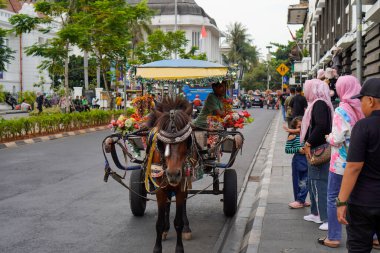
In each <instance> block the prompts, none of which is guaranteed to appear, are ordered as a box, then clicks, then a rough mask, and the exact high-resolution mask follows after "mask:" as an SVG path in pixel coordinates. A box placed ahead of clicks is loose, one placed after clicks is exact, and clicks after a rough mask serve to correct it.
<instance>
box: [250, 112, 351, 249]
mask: <svg viewBox="0 0 380 253" xmlns="http://www.w3.org/2000/svg"><path fill="white" fill-rule="evenodd" d="M272 128H273V130H274V133H273V135H272V143H271V145H270V146H271V148H270V150H269V152H268V160H267V162H266V165H265V168H264V169H263V173H262V179H261V186H260V189H259V190H260V191H259V192H258V197H259V199H258V202H259V203H258V207H257V211H256V215H255V218H254V222H253V225H252V230H251V231H250V235H249V240H248V246H247V251H246V252H247V253H277V252H278V253H282V252H292V253H296V252H297V253H317V252H318V253H319V252H336V253H340V252H347V250H346V248H345V242H346V233H345V228H344V227H343V239H342V243H341V246H340V248H338V249H331V248H328V247H325V246H322V245H320V244H318V242H317V238H319V237H324V236H326V234H327V231H321V230H319V229H318V226H319V225H318V224H315V223H313V222H307V221H304V220H303V216H304V215H308V214H309V213H310V208H303V209H290V208H289V207H288V203H289V202H291V201H293V193H292V174H291V173H292V171H291V159H292V155H288V154H285V151H284V149H285V142H286V138H287V134H286V133H285V131H284V130H283V129H282V120H281V119H280V114H278V115H277V116H276V118H275V119H274V121H273V125H272Z"/></svg>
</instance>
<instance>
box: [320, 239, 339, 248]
mask: <svg viewBox="0 0 380 253" xmlns="http://www.w3.org/2000/svg"><path fill="white" fill-rule="evenodd" d="M326 240H328V239H327V237H325V238H318V243H319V244H321V245H323V246H327V247H329V248H338V247H339V245H340V243H333V242H326Z"/></svg>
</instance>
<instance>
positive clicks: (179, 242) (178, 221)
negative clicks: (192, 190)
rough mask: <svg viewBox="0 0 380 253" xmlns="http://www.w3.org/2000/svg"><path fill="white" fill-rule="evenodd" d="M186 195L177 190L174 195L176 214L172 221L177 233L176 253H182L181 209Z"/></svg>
mask: <svg viewBox="0 0 380 253" xmlns="http://www.w3.org/2000/svg"><path fill="white" fill-rule="evenodd" d="M185 197H186V193H185V192H182V191H181V190H178V191H177V193H176V213H175V219H174V227H175V231H176V232H177V245H176V247H175V252H176V253H183V252H184V249H183V242H182V231H183V208H184V203H185Z"/></svg>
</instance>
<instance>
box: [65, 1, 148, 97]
mask: <svg viewBox="0 0 380 253" xmlns="http://www.w3.org/2000/svg"><path fill="white" fill-rule="evenodd" d="M150 13H151V10H150V9H149V8H148V6H147V4H146V2H145V1H143V2H140V3H139V4H137V5H134V6H131V5H128V4H127V3H126V1H124V0H112V1H111V0H95V1H90V2H88V5H87V6H86V8H85V9H82V10H80V11H78V12H77V13H75V14H74V15H73V16H72V17H73V22H72V23H71V24H70V25H69V26H66V27H65V28H64V29H62V30H61V31H60V36H62V37H63V38H67V39H68V40H70V41H73V43H74V44H76V45H78V46H79V47H80V48H82V49H85V50H87V51H88V52H90V53H91V54H92V55H93V56H94V57H96V59H97V61H98V63H99V65H100V68H101V71H102V75H103V81H104V86H105V88H106V90H107V91H109V85H108V81H109V80H108V78H107V72H108V70H109V68H110V63H111V62H113V63H115V64H119V63H123V65H124V63H125V61H126V58H127V56H128V50H129V49H130V48H131V31H130V24H131V23H132V22H135V21H136V20H143V19H145V18H146V17H149V15H150Z"/></svg>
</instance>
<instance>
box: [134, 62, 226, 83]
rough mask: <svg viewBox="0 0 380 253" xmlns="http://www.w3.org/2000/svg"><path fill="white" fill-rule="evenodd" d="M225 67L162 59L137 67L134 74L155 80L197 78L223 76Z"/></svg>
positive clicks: (214, 64) (210, 63)
mask: <svg viewBox="0 0 380 253" xmlns="http://www.w3.org/2000/svg"><path fill="white" fill-rule="evenodd" d="M226 74H227V67H225V66H223V65H220V64H217V63H213V62H207V61H200V60H188V59H178V60H163V61H157V62H152V63H148V64H145V65H142V66H140V67H138V68H137V72H136V76H137V77H141V78H147V79H155V80H180V79H197V78H207V77H216V76H225V75H226Z"/></svg>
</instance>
